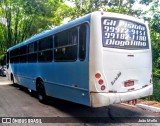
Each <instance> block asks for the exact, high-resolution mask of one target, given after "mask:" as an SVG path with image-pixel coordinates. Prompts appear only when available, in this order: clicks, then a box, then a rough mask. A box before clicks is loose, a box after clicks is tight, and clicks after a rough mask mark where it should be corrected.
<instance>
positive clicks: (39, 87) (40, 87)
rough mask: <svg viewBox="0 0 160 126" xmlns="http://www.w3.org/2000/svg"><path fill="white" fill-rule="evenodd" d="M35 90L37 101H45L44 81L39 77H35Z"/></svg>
mask: <svg viewBox="0 0 160 126" xmlns="http://www.w3.org/2000/svg"><path fill="white" fill-rule="evenodd" d="M36 91H37V96H38V100H39V102H41V103H43V104H44V103H46V92H45V87H44V82H43V80H42V79H41V78H37V80H36Z"/></svg>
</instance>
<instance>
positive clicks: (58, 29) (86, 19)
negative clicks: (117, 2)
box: [7, 11, 144, 51]
mask: <svg viewBox="0 0 160 126" xmlns="http://www.w3.org/2000/svg"><path fill="white" fill-rule="evenodd" d="M98 14H101V15H102V16H109V17H116V18H121V19H130V20H134V21H137V22H141V23H142V22H143V23H144V21H142V20H140V19H137V18H135V17H133V16H129V15H123V14H118V13H113V12H102V11H95V12H92V13H90V14H87V15H85V16H82V17H80V18H77V19H75V20H73V21H70V22H68V23H67V24H62V25H60V26H58V27H56V28H54V29H51V30H46V31H44V32H41V33H39V34H37V35H34V36H32V37H30V38H29V39H27V40H25V41H23V42H21V43H19V44H17V45H15V46H13V47H10V48H9V49H8V50H7V51H11V50H12V49H16V48H19V47H21V46H23V45H26V44H29V43H32V42H34V41H37V40H39V39H42V38H44V37H48V36H50V35H53V34H55V33H58V32H61V31H63V30H65V29H68V28H71V27H74V26H76V25H79V24H81V23H83V22H90V17H91V15H98Z"/></svg>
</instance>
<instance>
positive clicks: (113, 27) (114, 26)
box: [102, 18, 149, 50]
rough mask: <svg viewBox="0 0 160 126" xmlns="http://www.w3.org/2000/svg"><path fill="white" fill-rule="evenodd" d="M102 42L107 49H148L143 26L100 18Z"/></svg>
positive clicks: (145, 30)
mask: <svg viewBox="0 0 160 126" xmlns="http://www.w3.org/2000/svg"><path fill="white" fill-rule="evenodd" d="M102 42H103V46H104V47H108V48H119V49H130V50H136V49H148V48H149V44H148V36H147V29H146V26H145V25H144V24H140V23H137V22H133V21H128V20H122V19H116V18H102Z"/></svg>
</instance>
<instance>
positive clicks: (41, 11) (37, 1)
mask: <svg viewBox="0 0 160 126" xmlns="http://www.w3.org/2000/svg"><path fill="white" fill-rule="evenodd" d="M61 2H62V1H60V0H1V1H0V17H3V18H5V19H6V20H7V25H6V26H5V25H3V24H0V28H1V29H0V38H1V43H0V48H1V52H0V53H3V52H4V51H6V49H7V48H9V47H11V46H13V45H15V44H17V43H19V42H22V41H23V40H25V39H27V38H29V37H31V36H32V35H35V34H37V33H39V32H42V31H44V30H46V29H49V26H50V25H59V24H60V21H55V20H54V17H55V16H56V14H55V11H56V10H57V9H58V8H59V5H60V4H61ZM2 49H3V50H2Z"/></svg>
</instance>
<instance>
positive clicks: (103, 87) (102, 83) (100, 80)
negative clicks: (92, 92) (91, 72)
mask: <svg viewBox="0 0 160 126" xmlns="http://www.w3.org/2000/svg"><path fill="white" fill-rule="evenodd" d="M95 78H96V79H97V81H98V84H99V85H100V89H101V90H102V91H103V90H105V89H106V86H105V85H104V80H103V79H102V76H101V74H100V73H96V74H95Z"/></svg>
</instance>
